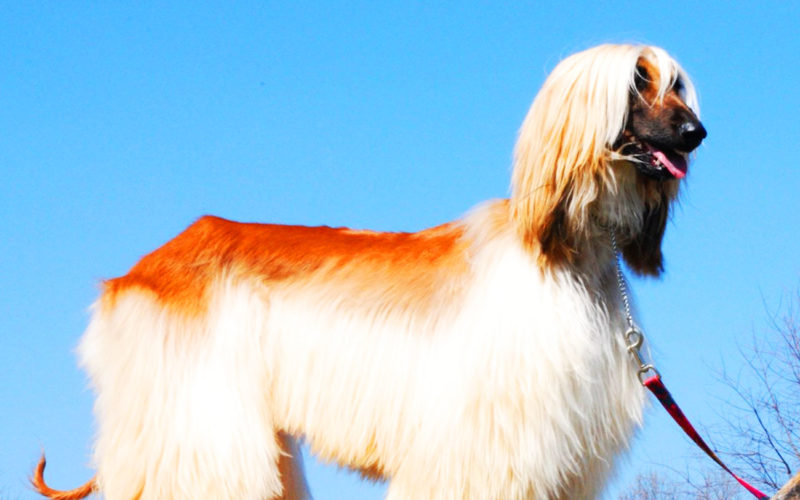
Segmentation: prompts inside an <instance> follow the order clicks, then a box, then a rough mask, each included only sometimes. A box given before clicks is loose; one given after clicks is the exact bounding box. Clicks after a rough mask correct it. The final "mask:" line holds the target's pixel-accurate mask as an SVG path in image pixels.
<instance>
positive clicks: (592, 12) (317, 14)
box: [0, 1, 800, 500]
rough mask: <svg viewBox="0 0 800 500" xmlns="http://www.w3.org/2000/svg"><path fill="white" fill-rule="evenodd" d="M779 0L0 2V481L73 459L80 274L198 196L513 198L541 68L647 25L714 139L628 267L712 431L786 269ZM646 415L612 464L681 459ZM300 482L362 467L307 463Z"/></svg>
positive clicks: (442, 211) (84, 446) (784, 86)
mask: <svg viewBox="0 0 800 500" xmlns="http://www.w3.org/2000/svg"><path fill="white" fill-rule="evenodd" d="M799 5H800V4H798V3H796V2H741V3H737V2H697V1H692V2H681V1H676V2H669V3H664V4H663V5H662V4H655V3H653V2H617V3H613V2H572V3H568V2H552V3H551V2H530V3H526V4H522V3H521V2H514V3H513V4H512V3H509V4H503V5H500V4H498V3H497V2H472V3H469V4H468V3H466V2H444V3H438V2H408V1H406V2H341V3H337V2H319V3H314V2H283V3H278V2H235V3H233V2H219V3H204V4H203V5H198V4H197V3H194V2H193V3H189V2H180V1H175V2H169V3H168V2H163V3H153V2H130V3H125V4H123V3H122V2H102V3H101V2H39V1H30V2H0V47H1V48H0V214H2V217H0V236H1V237H0V402H2V411H0V450H2V451H0V498H4V499H5V498H8V499H16V498H29V497H31V496H32V495H31V493H30V492H29V490H28V489H27V486H26V482H25V481H26V479H25V478H26V475H27V474H28V473H29V472H30V470H31V467H32V466H33V464H34V463H35V461H36V459H37V456H38V454H39V452H40V451H41V449H42V448H45V449H46V451H47V454H48V458H49V459H50V467H49V469H48V477H49V479H50V480H51V482H52V484H53V485H55V486H57V487H63V488H66V487H72V486H76V485H78V484H80V483H82V482H83V481H85V480H86V479H88V478H89V477H90V476H91V475H92V471H91V469H89V468H87V466H86V464H87V462H88V457H89V453H90V446H91V444H90V443H91V436H92V432H93V427H92V426H93V420H92V414H91V405H92V395H91V393H90V391H89V390H87V388H86V380H85V378H84V375H83V373H82V372H81V371H80V370H78V369H77V368H76V365H75V356H74V353H73V349H74V346H75V345H76V343H77V340H78V338H79V336H80V335H81V333H82V329H83V328H84V327H85V325H86V321H87V317H88V314H87V307H88V306H89V304H90V303H91V302H92V301H93V300H94V298H95V296H96V293H97V283H98V281H99V280H101V279H103V278H108V277H114V276H118V275H121V274H124V273H125V272H126V271H127V269H128V268H129V267H130V266H131V265H133V263H134V262H135V261H136V260H137V259H138V258H139V257H140V256H142V255H143V254H145V253H147V252H149V251H151V250H153V249H154V248H156V247H157V246H159V245H160V244H162V243H164V242H165V241H167V240H168V239H169V238H171V237H172V236H174V235H175V234H177V233H178V232H179V231H180V230H181V229H183V228H184V227H185V226H187V225H188V224H189V223H191V222H192V221H193V220H194V219H195V218H197V217H198V216H200V215H202V214H207V213H210V214H216V215H220V216H223V217H228V218H232V219H238V220H247V221H262V222H280V223H300V224H312V225H313V224H328V225H347V226H351V227H359V228H361V227H365V228H372V229H381V230H417V229H422V228H425V227H428V226H432V225H435V224H439V223H441V222H444V221H447V220H451V219H453V218H456V217H458V216H459V215H461V214H463V213H464V212H465V211H467V210H468V209H469V208H470V207H471V206H473V205H475V204H477V203H479V202H480V201H482V200H486V199H489V198H497V197H504V196H506V195H507V192H508V191H507V189H508V177H509V168H510V158H511V149H512V146H513V143H514V140H515V136H516V131H517V128H518V127H519V125H520V123H521V121H522V118H523V116H524V115H525V113H526V111H527V109H528V106H529V105H530V103H531V101H532V99H533V97H534V95H535V94H536V91H537V90H538V88H539V86H540V85H541V83H542V81H543V79H544V77H545V76H546V74H547V73H548V71H549V70H550V69H552V68H553V66H554V65H555V64H556V63H557V62H558V61H559V60H560V59H561V58H563V57H565V56H566V55H569V54H570V53H572V52H574V51H576V50H580V49H583V48H586V47H589V46H591V45H595V44H597V43H602V42H620V41H638V42H645V43H652V44H656V45H660V46H662V47H664V48H666V49H667V50H668V51H669V52H671V53H672V54H673V55H674V56H675V57H676V58H677V59H678V60H679V61H680V62H681V63H682V64H683V65H684V67H685V68H686V69H687V71H688V72H689V74H690V75H692V77H693V79H694V81H695V84H696V86H697V87H698V90H699V94H700V103H701V108H702V117H703V122H704V124H705V126H706V128H707V129H708V131H709V137H708V139H707V140H706V142H705V143H704V145H703V146H702V147H701V148H700V150H699V154H698V156H697V160H696V162H695V163H694V164H693V165H692V167H691V171H690V175H689V178H688V181H687V183H686V186H685V189H684V192H683V197H682V201H681V204H680V207H679V208H678V209H677V210H676V213H675V215H674V217H673V222H672V223H671V224H670V227H669V229H668V233H667V236H666V240H665V253H666V258H667V272H666V275H665V276H664V278H663V279H661V280H638V279H635V280H632V286H633V288H634V292H635V295H636V297H637V301H638V306H639V309H640V318H641V323H642V324H643V326H644V328H645V330H646V332H647V334H648V336H649V338H650V339H651V341H652V343H653V345H654V351H655V358H656V363H657V365H658V366H659V368H660V369H661V372H662V373H663V375H664V376H665V378H666V380H667V383H668V384H669V386H670V387H671V390H672V391H673V393H674V395H675V396H676V398H678V399H679V401H680V402H681V403H682V404H683V405H684V406H685V409H686V411H687V412H688V413H690V415H691V416H692V418H693V419H695V420H697V421H698V422H700V426H701V427H703V428H708V429H713V426H715V425H718V424H719V422H720V417H719V415H718V411H716V410H717V409H718V407H719V406H720V400H724V398H726V397H728V396H729V393H727V392H726V391H725V389H724V387H723V386H722V385H721V384H720V383H719V382H718V381H717V380H716V379H715V372H716V370H717V368H718V367H719V366H720V365H721V363H722V362H723V361H725V362H727V363H728V364H729V365H730V364H733V365H734V366H735V364H736V363H737V362H738V360H739V358H738V357H737V356H738V355H737V353H736V349H737V343H738V344H742V343H747V342H748V341H749V339H750V338H751V335H752V334H753V332H759V331H761V330H763V329H764V328H766V325H767V322H768V314H767V312H768V311H771V310H775V309H778V308H779V307H780V305H781V304H782V303H785V301H786V300H787V299H788V297H789V294H790V293H791V292H792V291H793V290H795V289H796V288H797V287H798V285H800V279H799V278H800V258H798V255H800V239H799V238H798V234H797V233H798V228H800V210H798V208H800V201H798V195H797V193H798V190H799V189H800V168H798V167H797V164H798V158H800V122H799V121H798V117H797V115H798V110H800V92H798V91H797V84H798V82H799V81H800V56H799V55H798V54H800V35H798V33H797V28H798V26H800V6H799ZM689 454H690V451H689V445H688V444H687V442H686V440H685V439H684V438H683V437H682V436H681V435H680V434H679V431H678V430H677V429H676V428H674V427H673V424H672V423H671V422H669V421H668V420H667V418H666V417H664V416H663V415H662V414H661V413H660V412H659V411H656V410H655V409H653V410H651V411H650V412H649V413H648V418H647V423H646V425H645V427H644V428H643V429H642V431H641V432H640V434H639V437H638V438H637V440H636V442H635V443H634V447H633V451H632V453H631V455H630V457H629V458H628V459H627V460H625V461H623V462H622V463H621V465H620V468H619V469H620V473H619V477H618V479H617V481H616V482H615V483H614V484H613V485H612V486H611V488H610V489H609V491H608V493H607V495H606V497H607V498H608V499H615V498H616V495H617V494H618V491H620V489H621V488H623V487H624V485H625V483H626V482H628V481H630V480H631V478H632V477H633V476H635V474H636V472H637V471H640V470H645V469H648V468H651V467H654V466H656V465H657V464H671V465H675V464H677V463H680V460H682V457H684V456H686V455H689ZM307 468H308V473H309V481H310V483H311V486H312V490H313V492H314V494H315V498H317V499H320V500H324V499H338V498H353V499H373V498H381V494H382V491H383V489H382V487H381V486H380V485H369V484H365V483H361V482H359V481H358V480H357V479H355V477H354V476H353V475H351V474H347V473H343V472H338V471H337V470H336V469H335V468H332V467H323V466H320V465H318V464H316V463H314V462H313V461H311V460H309V461H307Z"/></svg>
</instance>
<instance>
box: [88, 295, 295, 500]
mask: <svg viewBox="0 0 800 500" xmlns="http://www.w3.org/2000/svg"><path fill="white" fill-rule="evenodd" d="M239 292H240V291H237V290H234V289H230V288H229V289H226V290H223V291H222V292H221V293H220V295H219V296H218V297H216V298H215V300H214V301H212V303H211V305H210V307H209V310H208V311H207V312H206V313H205V314H203V315H202V316H197V317H194V318H193V317H189V318H186V317H183V316H180V315H176V314H174V312H173V311H172V310H170V309H168V308H164V307H163V306H162V305H161V304H160V303H159V302H158V301H157V300H156V299H155V298H154V297H152V296H151V295H149V294H145V293H139V292H138V291H131V292H128V293H126V294H125V295H124V296H121V297H117V298H116V301H115V302H114V303H113V304H112V305H110V306H108V305H105V304H101V305H100V306H99V307H98V308H97V309H98V310H97V311H96V313H95V315H94V318H93V319H92V322H91V324H90V326H89V329H88V330H87V333H86V335H85V337H84V339H83V341H82V344H81V348H80V352H81V357H82V360H83V364H84V366H85V367H86V368H87V370H88V372H89V375H90V377H91V379H92V382H93V383H94V386H95V389H96V391H97V403H96V406H95V412H96V416H97V420H98V435H97V443H96V451H95V459H96V462H97V463H96V465H97V471H98V487H99V489H100V491H102V493H103V494H104V496H105V498H107V499H109V500H115V499H126V500H127V499H130V498H139V499H143V500H144V499H156V498H159V499H160V498H170V499H173V500H174V499H197V498H208V499H258V500H261V499H274V498H281V495H283V494H284V484H285V485H287V488H286V492H285V493H286V495H287V496H285V497H284V498H288V495H289V494H292V495H295V496H301V495H302V494H303V492H304V488H303V482H302V480H298V479H297V478H298V477H302V476H300V475H299V470H298V469H297V468H296V466H295V465H294V462H293V461H289V462H287V460H288V458H287V456H286V454H287V453H294V452H295V449H294V448H295V447H294V444H293V443H292V442H291V441H290V440H289V439H288V438H286V437H282V436H279V435H277V434H276V431H275V430H274V428H273V426H272V418H271V413H270V411H269V407H268V395H267V392H268V391H267V388H266V386H267V382H266V381H267V377H266V367H265V366H264V358H263V355H262V352H261V345H260V335H261V333H262V332H261V328H262V326H263V322H262V321H261V318H262V311H260V310H259V307H258V304H256V303H254V302H253V301H252V297H248V296H244V294H241V293H239ZM282 448H283V449H282ZM282 457H283V461H282ZM279 464H280V465H282V467H280V466H279ZM281 468H283V470H284V471H285V472H284V475H285V476H286V477H284V478H283V480H282V478H281ZM290 478H291V479H290ZM290 490H291V491H290Z"/></svg>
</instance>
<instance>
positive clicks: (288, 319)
mask: <svg viewBox="0 0 800 500" xmlns="http://www.w3.org/2000/svg"><path fill="white" fill-rule="evenodd" d="M696 115H697V105H696V98H695V93H694V89H693V86H692V83H691V81H690V80H689V78H688V77H687V75H686V74H685V73H684V71H683V70H682V69H681V68H680V66H679V65H678V64H677V63H676V62H675V61H674V60H673V59H672V58H670V57H669V56H668V55H667V54H666V53H665V52H664V51H663V50H661V49H659V48H656V47H646V46H632V45H603V46H599V47H596V48H593V49H590V50H587V51H585V52H581V53H578V54H575V55H573V56H571V57H569V58H567V59H565V60H564V61H562V62H561V63H560V64H559V65H558V66H557V67H556V68H555V70H554V71H553V72H552V74H551V75H550V76H549V77H548V79H547V80H546V82H545V83H544V85H543V87H542V89H541V91H540V92H539V94H538V96H537V97H536V99H535V101H534V103H533V106H532V107H531V109H530V112H529V113H528V115H527V117H526V118H525V122H524V123H523V125H522V129H521V131H520V134H519V141H518V143H517V146H516V150H515V157H514V170H513V178H512V186H511V191H512V194H511V197H510V199H507V200H497V201H490V202H488V203H485V204H483V205H481V206H479V207H478V208H476V209H474V210H473V211H472V212H470V213H469V214H468V215H467V216H465V217H464V218H462V219H460V220H458V221H455V222H451V223H448V224H444V225H442V226H438V227H435V228H432V229H428V230H425V231H421V232H419V233H413V234H408V233H378V232H372V231H357V230H350V229H333V228H328V227H314V228H312V227H297V226H280V225H261V224H242V223H237V222H231V221H227V220H224V219H220V218H216V217H203V218H201V219H200V220H198V221H197V222H195V223H194V224H192V225H191V226H190V227H189V228H188V229H187V230H186V231H184V232H183V233H181V234H180V235H178V236H177V237H176V238H175V239H173V240H171V241H170V242H168V243H167V244H166V245H164V246H163V247H161V248H160V249H158V250H156V251H155V252H153V253H151V254H149V255H147V256H146V257H144V258H143V259H142V260H141V261H140V262H139V263H138V264H136V265H135V266H134V267H133V268H132V269H131V271H130V272H129V273H128V274H127V275H125V276H123V277H121V278H116V279H112V280H109V281H107V282H105V284H104V290H103V293H102V296H101V297H100V299H99V300H98V301H97V303H96V304H95V306H94V309H93V311H94V312H93V316H92V319H91V323H90V325H89V327H88V330H87V332H86V334H85V336H84V337H83V340H82V342H81V344H80V349H79V352H80V358H81V361H82V364H83V366H84V367H85V369H86V370H87V372H88V374H89V376H90V378H91V381H92V384H93V387H94V389H95V391H96V393H97V403H96V405H95V413H96V417H97V422H98V433H97V441H96V447H95V462H96V466H97V476H96V477H95V478H94V479H92V480H91V481H90V482H89V483H87V484H86V485H84V486H83V489H77V490H73V491H71V492H57V491H55V490H51V489H49V488H48V487H47V485H46V484H45V482H44V479H43V466H44V463H41V464H40V467H39V468H38V469H37V472H36V474H35V475H34V478H33V481H34V485H35V486H36V487H37V489H38V490H39V491H40V492H42V493H43V494H46V495H48V496H51V497H52V498H58V496H57V495H59V494H61V495H65V496H62V497H60V498H79V497H81V496H84V495H86V494H88V493H89V492H90V491H99V492H102V494H103V495H104V496H105V498H107V499H109V500H116V499H132V498H137V499H200V498H206V499H272V498H303V497H306V496H307V488H306V484H305V480H304V478H303V473H302V466H301V464H300V462H299V455H298V450H297V441H298V440H300V439H303V440H305V441H306V442H308V443H309V445H310V446H311V449H312V450H313V451H314V452H315V453H316V454H317V455H319V456H320V457H322V458H323V459H324V460H330V461H333V462H336V463H338V464H341V465H343V466H346V467H350V468H353V469H356V470H360V471H362V472H363V473H364V474H365V475H367V476H369V477H373V478H385V479H387V480H388V481H389V486H388V498H389V499H394V500H396V499H408V500H418V499H456V498H458V499H460V498H465V499H467V498H468V499H476V500H489V499H497V500H511V499H571V500H575V499H586V498H593V497H595V496H596V495H598V493H599V492H600V491H601V490H602V488H603V485H604V481H605V478H606V477H607V476H608V474H609V471H610V469H611V468H612V464H613V459H614V456H615V455H617V454H618V453H619V452H620V451H621V450H623V449H624V448H625V447H626V445H627V443H628V440H629V438H630V436H631V434H632V432H633V430H634V428H635V427H636V426H637V424H639V422H640V420H641V416H642V406H643V403H644V391H643V389H642V387H641V386H640V384H639V382H638V380H637V378H636V370H635V367H634V366H633V363H632V360H631V359H630V358H629V356H628V354H627V353H626V351H625V345H624V340H623V332H624V331H625V321H624V318H623V317H622V314H621V313H620V304H619V297H618V291H617V289H616V286H615V267H614V255H613V252H612V250H611V246H610V239H609V231H614V232H615V234H616V237H617V239H618V240H619V242H620V244H621V247H622V249H623V255H624V258H625V260H626V261H627V264H628V265H629V267H631V268H632V269H633V270H635V271H636V272H638V273H641V274H650V275H658V274H659V273H660V272H661V270H662V255H661V249H660V246H661V239H662V236H663V233H664V228H665V224H666V222H667V218H668V210H669V206H670V203H671V201H672V200H673V199H674V198H675V197H676V195H677V193H678V187H679V183H680V179H681V178H683V177H684V176H685V175H686V172H687V168H688V153H689V152H691V151H692V150H693V149H695V148H696V147H697V146H698V145H699V144H700V142H701V141H702V139H703V137H705V130H704V129H703V127H702V125H701V124H700V122H699V121H698V119H697V116H696Z"/></svg>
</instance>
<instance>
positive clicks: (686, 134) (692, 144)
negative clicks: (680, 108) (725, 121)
mask: <svg viewBox="0 0 800 500" xmlns="http://www.w3.org/2000/svg"><path fill="white" fill-rule="evenodd" d="M678 133H679V134H680V136H681V141H682V142H683V144H682V146H683V148H685V149H686V151H691V150H693V149H694V148H696V147H697V146H699V145H700V143H701V142H703V139H705V138H706V129H705V128H703V124H702V123H700V122H698V121H694V120H688V121H685V122H683V123H681V124H680V126H679V127H678ZM683 148H681V149H683Z"/></svg>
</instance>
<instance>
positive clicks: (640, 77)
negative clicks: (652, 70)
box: [633, 66, 650, 92]
mask: <svg viewBox="0 0 800 500" xmlns="http://www.w3.org/2000/svg"><path fill="white" fill-rule="evenodd" d="M649 82H650V75H649V74H648V73H647V69H646V68H645V67H644V66H636V74H635V75H633V85H634V86H635V87H636V90H638V91H639V92H641V91H643V90H644V89H646V88H647V84H648V83H649Z"/></svg>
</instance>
